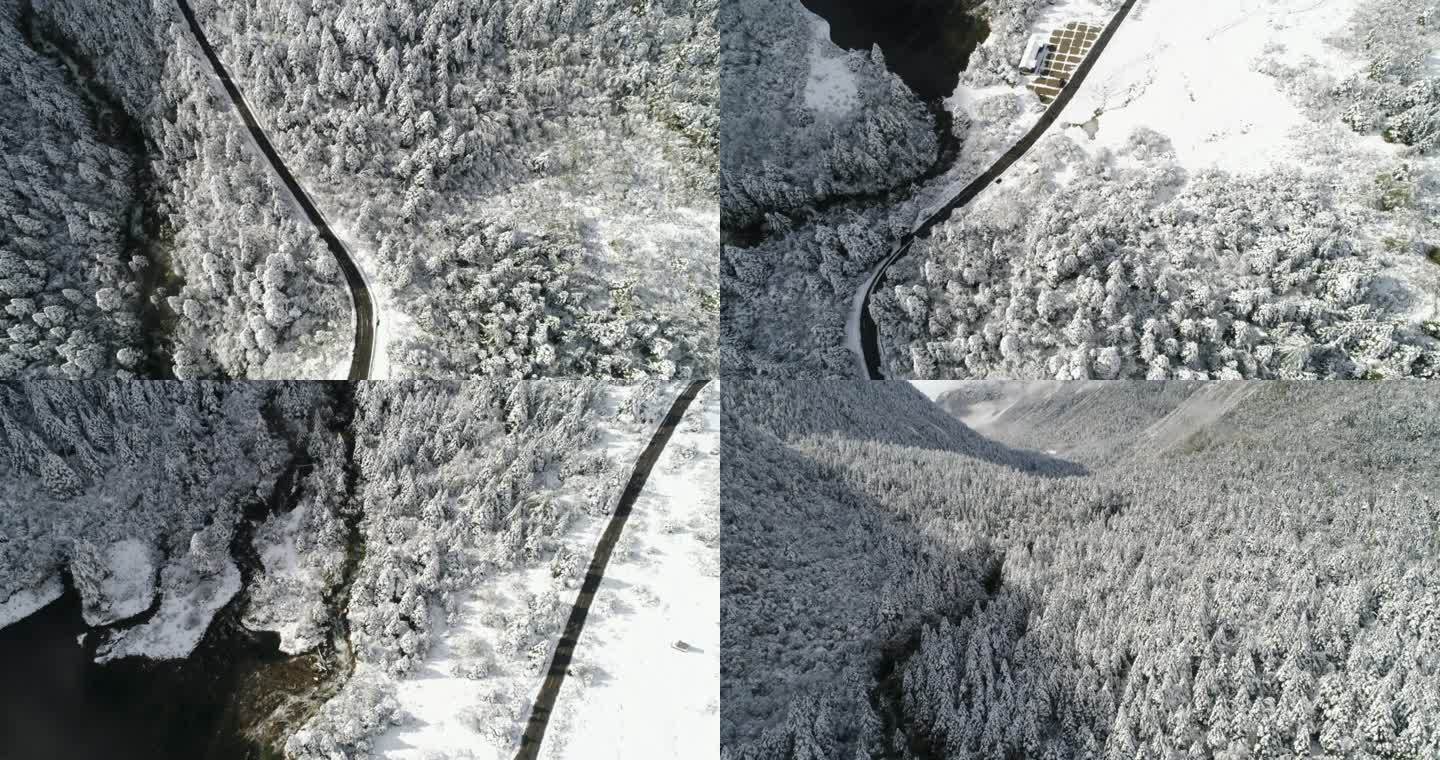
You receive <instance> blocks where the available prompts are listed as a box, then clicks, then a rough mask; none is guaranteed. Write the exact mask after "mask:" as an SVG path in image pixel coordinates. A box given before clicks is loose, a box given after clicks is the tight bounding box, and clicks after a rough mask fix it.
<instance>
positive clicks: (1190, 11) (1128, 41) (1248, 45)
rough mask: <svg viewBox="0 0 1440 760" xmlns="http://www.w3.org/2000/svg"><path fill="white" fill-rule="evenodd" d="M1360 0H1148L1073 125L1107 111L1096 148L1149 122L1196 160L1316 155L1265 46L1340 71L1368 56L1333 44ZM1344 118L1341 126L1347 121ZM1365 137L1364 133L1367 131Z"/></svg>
mask: <svg viewBox="0 0 1440 760" xmlns="http://www.w3.org/2000/svg"><path fill="white" fill-rule="evenodd" d="M1357 5H1358V2H1357V0H1278V1H1277V0H1214V1H1212V2H1205V3H1195V2H1187V0H1148V2H1145V3H1141V4H1140V5H1138V6H1137V7H1136V8H1135V10H1134V11H1133V12H1132V13H1131V15H1130V17H1129V18H1128V19H1127V20H1126V21H1125V23H1124V24H1122V25H1121V26H1120V29H1119V31H1118V32H1117V33H1116V34H1115V37H1114V38H1113V39H1112V40H1111V42H1110V45H1109V47H1108V48H1106V50H1105V52H1104V54H1103V55H1101V57H1100V59H1099V60H1098V61H1097V62H1096V64H1095V68H1094V69H1093V70H1092V71H1091V73H1090V76H1089V77H1088V78H1087V79H1086V81H1085V83H1084V84H1083V85H1082V86H1081V88H1080V90H1079V91H1078V92H1077V93H1075V97H1074V100H1072V101H1071V103H1070V105H1069V106H1068V107H1067V108H1066V113H1065V115H1064V117H1063V123H1065V124H1067V125H1069V126H1071V127H1072V129H1073V128H1074V127H1076V126H1078V125H1080V124H1082V123H1084V122H1086V121H1088V120H1090V119H1091V118H1092V117H1094V116H1098V129H1095V130H1094V138H1093V141H1092V140H1091V139H1089V138H1088V137H1087V136H1086V135H1085V134H1084V133H1082V132H1080V131H1079V130H1078V129H1074V131H1073V132H1072V135H1073V136H1075V138H1076V139H1077V141H1079V142H1080V143H1082V144H1084V145H1088V146H1091V147H1093V148H1102V147H1103V148H1111V149H1115V148H1118V147H1120V146H1122V145H1124V144H1125V142H1126V141H1127V140H1128V139H1129V137H1130V134H1131V132H1132V131H1133V130H1135V129H1136V128H1139V127H1148V128H1150V129H1153V130H1155V131H1157V132H1159V133H1161V134H1162V135H1164V136H1166V137H1167V138H1169V139H1170V141H1171V143H1172V144H1173V146H1174V150H1175V157H1176V160H1177V161H1179V163H1180V164H1182V165H1183V166H1185V167H1186V168H1187V169H1200V168H1207V167H1216V168H1220V169H1226V170H1230V171H1247V170H1249V171H1263V170H1266V169H1268V168H1271V167H1273V166H1274V165H1276V164H1277V163H1280V162H1287V161H1288V162H1291V163H1296V164H1299V163H1301V162H1302V161H1303V160H1304V159H1305V158H1306V157H1307V155H1308V154H1309V153H1308V150H1307V146H1308V142H1307V141H1306V140H1305V139H1304V131H1305V129H1306V128H1307V127H1308V126H1309V120H1308V119H1307V118H1306V116H1305V114H1303V113H1302V112H1301V110H1300V108H1299V107H1298V106H1297V105H1296V104H1295V103H1294V102H1293V101H1292V100H1291V99H1290V98H1289V97H1287V96H1286V95H1285V94H1284V93H1283V92H1281V90H1280V87H1279V85H1280V82H1279V81H1278V80H1277V79H1276V78H1275V77H1273V76H1270V75H1269V74H1266V73H1263V72H1262V71H1261V70H1260V69H1261V67H1260V66H1259V65H1258V61H1259V60H1260V59H1261V57H1262V56H1269V57H1278V58H1279V59H1281V60H1284V61H1286V62H1287V63H1290V64H1299V63H1301V62H1305V61H1310V63H1308V64H1307V65H1308V66H1313V67H1319V68H1321V69H1324V70H1328V71H1330V72H1332V73H1336V74H1344V73H1348V72H1350V71H1352V70H1354V68H1355V67H1356V66H1358V65H1359V63H1358V62H1356V61H1349V60H1346V59H1345V58H1344V57H1343V56H1342V55H1341V54H1340V53H1339V52H1338V51H1337V50H1335V49H1334V48H1333V47H1331V46H1330V45H1328V44H1327V43H1326V40H1327V39H1328V38H1329V37H1330V36H1332V35H1333V34H1334V33H1336V32H1339V31H1341V30H1342V28H1343V26H1344V24H1345V21H1346V19H1348V18H1349V17H1350V16H1351V14H1352V13H1353V12H1354V10H1355V8H1356V6H1357ZM1338 128H1339V127H1338V125H1337V129H1338ZM1355 139H1357V140H1358V139H1360V138H1359V137H1355Z"/></svg>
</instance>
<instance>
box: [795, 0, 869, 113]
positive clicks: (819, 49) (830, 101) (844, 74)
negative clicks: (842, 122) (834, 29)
mask: <svg viewBox="0 0 1440 760" xmlns="http://www.w3.org/2000/svg"><path fill="white" fill-rule="evenodd" d="M806 15H809V16H811V17H812V18H811V23H812V24H813V28H814V32H815V34H814V36H813V37H811V39H810V76H809V77H808V78H807V79H806V81H805V107H806V108H810V109H812V110H814V111H817V112H819V113H822V114H825V115H827V116H831V117H836V116H843V115H845V114H847V113H849V112H850V111H851V109H853V108H855V106H857V105H859V104H860V85H859V83H858V82H857V81H856V79H855V72H854V70H852V69H851V68H850V64H849V55H848V54H847V53H846V52H845V50H844V49H842V48H841V47H840V46H839V45H836V44H835V43H834V42H831V41H830V22H828V21H826V20H825V19H823V18H821V17H819V16H816V15H814V14H812V13H810V12H809V11H806Z"/></svg>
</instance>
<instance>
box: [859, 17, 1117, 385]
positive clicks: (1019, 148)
mask: <svg viewBox="0 0 1440 760" xmlns="http://www.w3.org/2000/svg"><path fill="white" fill-rule="evenodd" d="M1135 2H1136V0H1125V2H1124V4H1122V5H1121V6H1120V8H1119V10H1117V11H1115V15H1114V16H1113V17H1111V19H1110V23H1109V24H1106V25H1105V30H1104V31H1102V32H1101V33H1100V37H1099V39H1097V40H1095V46H1094V47H1093V48H1091V50H1090V54H1089V55H1087V56H1085V60H1084V61H1082V62H1081V63H1080V65H1079V67H1077V68H1076V69H1075V74H1074V76H1072V77H1071V78H1070V81H1069V82H1067V83H1066V84H1065V87H1064V88H1063V89H1062V90H1060V94H1059V95H1058V96H1057V97H1056V98H1055V100H1054V101H1053V102H1051V103H1050V106H1049V107H1048V108H1046V109H1045V113H1044V114H1042V115H1041V116H1040V120H1039V121H1037V122H1035V126H1033V127H1031V128H1030V131H1029V132H1027V133H1025V136H1024V137H1022V138H1020V141H1019V142H1017V143H1015V144H1014V145H1013V146H1011V147H1010V150H1008V151H1005V154H1004V155H1002V156H1000V158H999V159H997V160H996V161H995V163H994V164H991V166H990V168H989V169H986V170H985V172H984V173H982V174H981V175H980V176H978V177H976V178H975V179H974V180H972V181H971V182H970V184H968V185H966V186H965V187H964V188H962V189H961V190H960V192H958V193H956V194H955V196H954V197H953V198H951V199H950V200H949V201H948V202H946V204H945V205H944V206H941V207H940V209H939V210H937V211H936V212H935V213H933V214H931V215H930V216H929V217H927V218H926V219H925V221H924V222H923V223H922V224H921V225H920V226H919V227H917V228H916V229H915V231H913V232H910V233H908V234H906V235H905V237H903V238H901V239H900V243H899V245H896V246H895V249H894V250H892V251H891V252H890V255H888V256H886V257H885V258H884V260H882V261H881V262H880V264H879V265H878V266H877V267H875V270H874V272H873V273H872V274H871V276H870V277H869V278H867V279H866V280H865V281H864V282H863V283H861V286H860V287H861V291H860V299H861V300H860V307H859V308H858V309H852V312H851V318H852V319H858V320H859V322H860V324H859V325H858V326H857V325H854V324H852V325H849V326H848V327H849V329H850V331H851V334H852V335H853V334H855V331H856V330H857V328H858V332H859V335H860V353H861V355H860V360H861V362H862V364H863V365H864V367H865V373H866V375H867V376H868V377H869V378H870V379H871V380H884V379H885V376H884V375H883V374H882V373H881V372H880V339H879V329H878V328H877V327H876V325H875V319H874V317H872V316H870V297H871V296H872V295H873V294H874V293H875V289H876V288H878V287H880V284H881V283H882V282H883V281H884V280H885V273H886V272H887V271H888V270H889V269H890V266H891V265H892V264H894V263H895V262H896V261H897V260H899V259H900V257H901V256H903V255H905V253H906V252H908V251H909V250H910V247H911V246H912V245H914V243H915V241H916V240H917V239H918V238H922V237H925V236H927V235H929V234H930V231H931V230H933V229H934V228H935V226H936V225H939V224H941V223H942V222H945V221H946V220H948V219H949V218H950V214H951V213H953V212H954V211H955V209H957V208H960V207H961V206H964V205H965V204H967V203H969V202H970V201H971V200H974V198H975V196H977V195H979V194H980V191H981V190H984V189H985V188H986V187H988V186H989V185H990V183H992V182H994V181H995V180H997V179H999V177H1000V175H1001V174H1003V173H1005V170H1006V169H1009V168H1010V165H1011V164H1013V163H1015V162H1016V161H1018V160H1020V158H1021V157H1022V156H1024V155H1025V154H1026V153H1027V152H1029V150H1030V148H1032V147H1034V145H1035V143H1036V142H1038V141H1039V140H1040V138H1041V137H1043V136H1044V134H1045V132H1046V131H1047V130H1049V129H1050V127H1051V126H1052V125H1053V124H1054V123H1055V120H1056V119H1058V118H1060V112H1061V111H1063V110H1065V106H1066V105H1067V104H1069V102H1070V99H1071V98H1072V97H1074V96H1075V92H1076V91H1077V90H1079V89H1080V85H1081V84H1082V83H1083V82H1084V81H1085V77H1086V76H1088V75H1089V74H1090V69H1092V68H1094V66H1095V61H1096V60H1097V59H1099V57H1100V53H1102V52H1103V51H1104V50H1105V46H1106V45H1108V44H1110V38H1112V37H1114V36H1115V32H1117V31H1119V29H1120V24H1121V23H1122V22H1124V21H1125V17H1126V16H1128V15H1129V14H1130V9H1131V8H1133V7H1134V6H1135ZM851 303H854V302H853V301H852V302H851Z"/></svg>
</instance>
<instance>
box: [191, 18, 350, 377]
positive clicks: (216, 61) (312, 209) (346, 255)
mask: <svg viewBox="0 0 1440 760" xmlns="http://www.w3.org/2000/svg"><path fill="white" fill-rule="evenodd" d="M175 3H176V5H178V6H179V7H180V13H181V15H183V16H185V21H186V23H188V24H189V25H190V33H191V34H192V35H193V36H194V37H195V41H196V42H197V43H199V45H200V49H201V50H202V51H204V53H205V58H206V59H208V60H209V62H210V68H211V69H212V70H213V71H214V72H215V76H216V78H217V79H219V80H220V83H221V84H222V85H224V87H225V92H226V93H227V94H228V95H229V96H230V102H231V103H234V104H235V109H236V110H237V111H239V112H240V117H241V118H242V119H244V121H245V127H246V128H247V129H249V130H250V136H251V137H253V138H254V139H255V144H256V145H257V146H259V148H260V152H261V153H262V154H263V155H264V158H265V160H266V161H268V162H269V163H270V166H271V167H272V168H273V169H274V170H275V174H276V176H278V177H279V178H280V181H281V182H282V183H283V184H284V185H285V187H286V189H288V190H289V191H290V195H291V196H293V197H294V198H295V203H296V204H297V205H299V206H300V209H301V210H302V211H304V212H305V215H306V216H307V217H309V218H310V223H311V224H313V225H315V230H316V232H318V233H319V234H320V239H321V240H324V241H325V245H326V246H327V247H329V248H330V252H331V253H332V254H334V256H335V261H336V262H337V263H338V264H339V265H340V271H341V272H343V273H344V274H345V283H346V285H347V286H348V287H349V290H350V300H351V303H352V304H353V305H354V309H355V346H354V349H353V350H352V352H351V355H350V372H349V376H348V378H347V379H348V380H352V381H354V380H366V379H369V377H370V365H371V358H372V357H373V355H374V352H375V331H376V328H377V327H378V320H377V319H376V316H375V305H374V299H373V298H372V297H371V294H370V286H369V284H368V283H367V282H366V281H365V275H364V274H363V273H362V272H361V271H360V267H359V265H358V264H356V263H355V258H354V257H353V256H352V255H351V254H350V251H349V249H347V248H346V247H345V243H343V242H342V241H341V240H340V237H339V236H338V235H336V234H335V230H333V229H331V227H330V223H329V222H327V221H326V220H325V215H324V214H322V213H320V209H318V208H316V206H315V203H314V202H313V201H312V200H311V199H310V195H309V194H308V193H306V192H305V188H303V187H301V186H300V183H299V182H298V181H297V180H296V179H295V175H293V174H291V173H290V170H289V169H287V168H286V167H285V162H284V161H282V160H281V159H280V155H279V154H278V153H277V152H276V151H275V146H273V145H271V144H270V140H269V138H267V137H266V136H265V130H264V129H262V128H261V127H260V122H259V121H257V120H256V119H255V114H254V113H253V112H252V111H251V110H250V106H249V105H248V104H246V102H245V96H244V95H243V94H241V92H240V88H239V87H237V86H236V85H235V81H234V80H233V79H231V78H230V73H229V72H228V71H226V70H225V65H224V64H222V63H221V62H220V57H219V56H218V55H216V54H215V48H213V47H211V46H210V40H209V39H208V38H206V36H205V30H204V29H202V28H201V27H200V22H199V20H197V19H196V18H195V12H194V11H193V10H192V9H191V8H190V4H189V3H188V2H186V0H175Z"/></svg>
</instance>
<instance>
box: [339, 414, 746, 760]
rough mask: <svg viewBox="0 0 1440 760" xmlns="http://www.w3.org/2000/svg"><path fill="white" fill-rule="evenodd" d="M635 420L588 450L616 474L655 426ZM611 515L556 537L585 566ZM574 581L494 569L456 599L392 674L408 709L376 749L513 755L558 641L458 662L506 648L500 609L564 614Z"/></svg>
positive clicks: (542, 572)
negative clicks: (486, 661)
mask: <svg viewBox="0 0 1440 760" xmlns="http://www.w3.org/2000/svg"><path fill="white" fill-rule="evenodd" d="M679 390H680V388H679V386H673V387H670V388H669V389H667V390H663V391H660V393H662V395H663V396H664V397H665V398H667V399H673V398H674V397H675V395H676V394H678V393H679ZM628 392H629V390H628V389H626V388H623V387H610V388H608V389H607V390H606V392H605V393H606V396H605V398H604V399H603V400H601V401H600V402H599V403H600V414H601V416H602V417H604V418H605V419H614V418H615V415H616V412H617V411H618V410H619V409H620V407H621V405H622V404H623V402H624V400H625V397H626V395H627V393H628ZM657 424H658V420H657ZM638 427H639V426H633V428H638ZM633 428H632V429H628V430H627V429H626V428H624V427H621V426H613V425H605V426H603V428H602V435H601V437H600V439H599V440H597V441H596V442H595V444H594V445H593V448H592V451H593V453H595V454H599V455H602V456H605V457H607V458H609V459H611V461H614V462H617V463H621V466H619V467H617V468H616V477H619V478H622V479H623V478H628V477H629V473H630V464H631V463H633V462H634V461H635V459H636V458H637V457H638V456H639V455H640V452H641V451H642V450H643V449H644V448H645V444H646V443H647V442H648V441H649V440H650V437H651V435H652V434H653V432H654V429H653V427H648V426H647V428H646V429H633ZM672 445H673V444H672ZM622 482H623V480H622ZM573 496H574V498H580V497H581V496H582V495H581V494H575V495H573ZM608 520H609V515H589V514H585V515H584V516H583V517H580V518H579V519H576V520H575V522H574V523H573V524H572V525H571V526H570V529H569V531H568V532H567V533H566V534H565V536H564V537H563V539H562V541H561V543H563V544H564V545H565V546H566V547H568V548H569V550H570V551H571V552H572V553H573V555H574V556H575V558H576V560H577V561H578V563H579V567H580V572H581V573H583V569H584V567H585V565H586V564H588V563H589V561H590V556H591V554H592V552H593V549H594V547H595V544H596V543H597V542H598V540H599V537H600V534H601V533H602V532H603V530H604V528H605V525H606V523H607V522H608ZM578 586H579V578H578V577H576V578H556V577H555V576H554V574H553V572H552V568H551V566H550V565H548V564H545V563H532V564H530V565H529V566H521V567H517V568H513V569H507V570H502V571H499V572H496V573H494V574H493V575H490V576H489V577H488V578H487V579H486V583H485V586H484V587H483V588H479V589H476V590H475V591H474V592H473V593H471V594H469V596H468V598H467V599H465V600H464V601H463V602H461V604H460V605H459V609H460V613H459V614H456V615H453V616H450V618H449V621H448V625H447V626H441V625H439V624H437V625H436V626H435V634H434V644H433V645H432V646H431V648H430V652H429V655H428V656H427V658H426V660H425V662H424V664H423V665H421V666H420V668H419V669H418V670H417V671H416V672H414V673H413V674H412V675H411V676H410V677H409V678H407V679H405V680H402V681H400V682H399V683H398V688H397V693H396V698H397V700H398V702H399V704H400V708H401V710H402V711H403V712H404V713H405V714H406V715H407V716H408V717H407V719H406V720H405V721H404V722H403V723H402V724H401V725H399V726H395V727H392V728H390V729H389V730H387V731H386V732H385V733H383V734H381V735H380V736H378V737H377V738H376V739H375V740H374V743H373V746H374V748H375V755H376V756H378V757H386V758H397V759H405V760H428V759H429V758H432V757H437V756H439V757H447V758H459V757H463V758H474V759H475V760H491V759H492V758H493V759H494V760H500V759H501V758H509V757H511V756H512V755H513V754H514V752H515V748H516V745H517V742H518V739H519V733H518V731H519V729H520V728H521V727H522V726H523V724H524V722H525V720H526V719H527V718H528V710H529V708H530V705H531V700H532V699H533V697H534V694H535V692H536V690H537V689H538V688H539V685H540V682H541V681H542V680H543V678H544V674H545V668H546V666H548V664H549V660H550V654H551V652H552V651H553V649H554V647H555V643H556V642H555V641H554V640H551V641H549V642H547V643H546V644H545V645H543V646H538V647H536V648H535V649H533V650H532V651H530V652H529V653H528V655H527V657H526V659H525V661H524V662H520V663H517V662H515V661H513V660H511V659H510V658H508V657H506V656H497V657H494V658H493V662H492V663H491V665H490V667H489V669H488V671H487V672H484V673H472V674H467V673H465V672H464V668H463V667H462V666H463V665H464V663H465V662H466V661H467V660H473V659H475V652H476V650H482V651H484V652H489V653H494V652H502V651H504V649H505V647H504V645H503V644H502V643H501V641H500V639H501V637H503V636H505V635H506V628H507V625H506V624H500V625H497V624H496V623H497V619H498V618H503V617H504V616H506V615H512V614H513V615H514V616H515V617H516V619H521V618H524V617H525V615H524V612H525V610H526V608H527V607H529V608H530V609H531V610H532V611H533V610H535V609H536V608H537V607H545V606H548V605H560V606H563V607H565V608H566V611H567V613H568V607H569V605H570V604H572V603H573V602H574V598H575V593H576V591H577V589H578ZM717 599H718V597H717ZM593 617H594V616H592V618H593ZM434 619H435V620H444V619H445V616H444V615H443V614H441V612H440V611H439V610H438V609H435V610H434ZM716 635H718V627H717V629H716ZM466 650H468V651H466ZM359 675H360V673H359V671H357V677H358V676H359ZM469 675H476V676H478V677H474V678H471V677H467V676H469Z"/></svg>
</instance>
